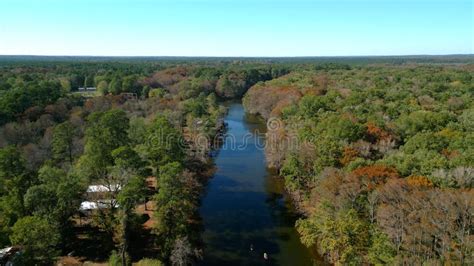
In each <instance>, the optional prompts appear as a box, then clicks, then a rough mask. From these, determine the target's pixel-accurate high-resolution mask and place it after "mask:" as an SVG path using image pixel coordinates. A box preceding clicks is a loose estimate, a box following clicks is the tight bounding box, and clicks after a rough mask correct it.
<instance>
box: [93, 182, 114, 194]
mask: <svg viewBox="0 0 474 266" xmlns="http://www.w3.org/2000/svg"><path fill="white" fill-rule="evenodd" d="M121 189H122V186H120V185H119V184H114V185H110V186H105V185H90V186H89V187H88V188H87V192H88V193H100V192H117V191H120V190H121Z"/></svg>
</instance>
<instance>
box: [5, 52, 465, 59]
mask: <svg viewBox="0 0 474 266" xmlns="http://www.w3.org/2000/svg"><path fill="white" fill-rule="evenodd" d="M20 56H25V57H26V56H31V57H116V58H120V57H122V58H133V57H137V58H139V57H142V58H143V57H148V58H150V57H151V58H153V57H156V58H158V57H165V58H268V59H271V58H328V57H329V58H330V57H414V56H433V57H436V56H474V53H449V54H385V55H374V54H363V55H298V56H285V55H282V56H246V55H242V56H231V55H230V56H225V55H223V56H220V55H64V54H57V55H47V54H0V57H20Z"/></svg>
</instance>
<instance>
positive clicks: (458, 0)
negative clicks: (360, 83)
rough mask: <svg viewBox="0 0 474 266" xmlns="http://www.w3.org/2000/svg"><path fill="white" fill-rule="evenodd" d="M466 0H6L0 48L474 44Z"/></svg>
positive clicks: (252, 52)
mask: <svg viewBox="0 0 474 266" xmlns="http://www.w3.org/2000/svg"><path fill="white" fill-rule="evenodd" d="M473 13H474V6H473V1H472V0H469V1H466V0H445V1H436V0H434V1H433V0H432V1H428V0H411V1H410V0H401V1H389V0H366V1H358V0H344V1H339V0H333V1H330V0H321V1H309V0H293V1H291V0H276V1H270V0H253V1H251V0H243V1H232V0H220V1H219V0H195V1H192V0H187V1H184V0H154V1H153V0H129V1H126V0H0V54H36V55H131V56H133V55H143V56H337V55H339V56H343V55H407V54H467V53H468V54H472V53H474V18H473V16H474V15H473Z"/></svg>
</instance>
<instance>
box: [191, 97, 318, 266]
mask: <svg viewBox="0 0 474 266" xmlns="http://www.w3.org/2000/svg"><path fill="white" fill-rule="evenodd" d="M228 107H229V111H228V114H227V116H226V118H225V122H226V124H227V125H228V128H227V131H226V133H225V140H224V143H223V145H222V146H221V147H220V149H219V150H218V151H217V152H216V157H215V158H214V162H215V167H216V172H215V174H214V176H213V178H212V179H210V180H209V183H208V186H207V190H206V194H205V196H204V197H203V199H202V204H201V207H200V215H201V218H202V220H203V228H204V232H203V241H204V244H205V249H204V259H203V261H202V262H201V264H202V265H223V264H225V265H259V264H264V263H266V261H265V260H264V259H263V253H267V254H268V257H269V260H270V261H271V262H272V263H273V264H274V265H290V264H292V265H312V261H311V260H312V259H311V255H310V253H309V250H308V249H307V248H306V247H304V246H303V245H302V244H301V243H300V241H299V237H298V234H297V232H296V230H295V229H294V222H295V220H296V218H297V214H296V212H295V211H294V209H292V208H291V205H290V204H289V201H288V200H287V198H286V197H285V196H284V191H283V184H282V182H281V180H280V179H278V178H275V177H274V175H273V174H272V173H271V172H270V171H269V170H268V169H267V167H266V158H265V154H264V151H263V145H264V143H265V130H266V129H265V124H264V123H262V122H261V119H257V117H255V116H249V115H246V114H245V111H244V109H243V107H242V104H240V103H229V104H228Z"/></svg>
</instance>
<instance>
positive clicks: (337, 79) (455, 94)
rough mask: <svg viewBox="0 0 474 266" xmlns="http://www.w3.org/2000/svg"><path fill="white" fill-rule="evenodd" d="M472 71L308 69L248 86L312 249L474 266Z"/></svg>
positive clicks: (346, 260)
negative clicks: (301, 216) (266, 126)
mask: <svg viewBox="0 0 474 266" xmlns="http://www.w3.org/2000/svg"><path fill="white" fill-rule="evenodd" d="M473 73H474V68H473V66H472V65H462V66H433V65H407V66H365V67H350V68H340V69H330V70H316V71H314V70H300V71H294V72H292V73H290V74H288V75H285V76H283V77H280V78H277V79H273V80H271V81H267V82H262V83H259V84H257V85H255V86H253V87H252V88H250V90H249V91H248V93H247V94H246V95H245V98H244V104H245V106H246V108H247V110H248V111H249V112H251V113H258V114H260V115H262V116H263V117H264V118H266V119H267V120H268V121H269V123H268V127H269V132H268V133H267V142H268V143H269V145H268V146H267V149H266V152H267V159H268V161H269V164H270V165H271V166H273V167H276V168H278V169H280V174H281V176H282V177H283V178H284V179H285V186H286V188H287V190H288V191H289V193H291V194H292V196H293V198H294V200H295V202H296V203H297V205H298V207H299V208H300V210H301V211H302V213H304V218H302V219H300V220H299V221H298V222H297V224H296V226H297V229H298V231H299V233H300V235H301V240H302V242H303V243H304V244H305V245H307V246H309V247H312V248H315V249H317V250H318V251H319V252H320V253H321V254H323V255H324V256H325V258H326V259H327V260H328V261H329V262H331V263H334V264H367V263H369V264H374V265H378V264H397V265H406V264H408V265H413V264H416V265H418V264H423V263H428V264H430V265H431V264H435V265H436V264H454V265H457V264H466V265H467V264H472V263H473V262H474V261H473V259H474V258H473V251H474V250H473V248H474V246H473V243H474V241H473V240H474V239H473V234H472V230H473V229H474V228H473V217H472V215H473V213H474V202H473V201H474V194H473V190H472V186H473V182H474V169H473V166H474V161H473V159H474V150H473V147H474V134H473V133H474V128H473V124H472V121H473V118H474V109H473V107H474V105H473V100H474V98H473V93H474V74H473Z"/></svg>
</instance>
